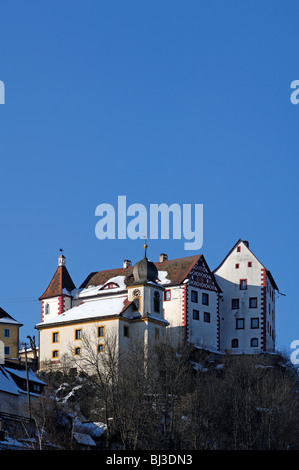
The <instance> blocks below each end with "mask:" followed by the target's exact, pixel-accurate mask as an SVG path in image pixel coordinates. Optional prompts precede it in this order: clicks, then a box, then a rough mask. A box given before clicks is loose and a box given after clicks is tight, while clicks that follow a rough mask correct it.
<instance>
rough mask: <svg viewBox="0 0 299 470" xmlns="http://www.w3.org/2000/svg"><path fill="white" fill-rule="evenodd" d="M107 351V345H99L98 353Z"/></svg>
mask: <svg viewBox="0 0 299 470" xmlns="http://www.w3.org/2000/svg"><path fill="white" fill-rule="evenodd" d="M104 351H105V345H104V344H103V343H100V344H98V352H99V353H101V352H104Z"/></svg>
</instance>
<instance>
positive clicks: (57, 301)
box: [39, 253, 76, 322]
mask: <svg viewBox="0 0 299 470" xmlns="http://www.w3.org/2000/svg"><path fill="white" fill-rule="evenodd" d="M74 289H76V286H75V284H74V283H73V281H72V278H71V276H70V275H69V272H68V270H67V268H66V258H65V256H64V255H63V254H62V253H61V255H60V256H59V258H58V267H57V269H56V271H55V274H54V276H53V277H52V280H51V282H50V284H49V285H48V287H47V289H46V290H45V292H44V293H43V294H42V296H41V297H40V298H39V300H40V302H41V322H44V321H45V320H48V319H50V318H53V317H55V316H56V315H61V314H62V313H63V312H65V311H66V310H69V309H70V308H71V307H72V299H73V293H72V292H73V291H74Z"/></svg>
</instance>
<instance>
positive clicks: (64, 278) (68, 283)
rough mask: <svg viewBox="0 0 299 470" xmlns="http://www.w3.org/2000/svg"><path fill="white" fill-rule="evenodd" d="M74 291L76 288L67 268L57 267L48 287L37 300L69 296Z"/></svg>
mask: <svg viewBox="0 0 299 470" xmlns="http://www.w3.org/2000/svg"><path fill="white" fill-rule="evenodd" d="M74 289H76V286H75V284H74V283H73V281H72V278H71V276H70V275H69V272H68V270H67V268H66V267H65V266H58V268H57V269H56V272H55V274H54V276H53V277H52V280H51V282H50V284H49V286H48V287H47V289H46V291H45V292H44V293H43V295H42V296H41V297H40V298H39V300H42V299H46V298H49V297H56V296H58V295H62V294H66V295H71V292H72V291H73V290H74Z"/></svg>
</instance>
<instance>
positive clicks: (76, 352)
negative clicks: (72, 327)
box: [74, 347, 82, 356]
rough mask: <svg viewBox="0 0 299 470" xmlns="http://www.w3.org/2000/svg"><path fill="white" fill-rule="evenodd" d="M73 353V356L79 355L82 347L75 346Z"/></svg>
mask: <svg viewBox="0 0 299 470" xmlns="http://www.w3.org/2000/svg"><path fill="white" fill-rule="evenodd" d="M74 353H75V356H81V354H82V348H80V347H78V348H75V351H74Z"/></svg>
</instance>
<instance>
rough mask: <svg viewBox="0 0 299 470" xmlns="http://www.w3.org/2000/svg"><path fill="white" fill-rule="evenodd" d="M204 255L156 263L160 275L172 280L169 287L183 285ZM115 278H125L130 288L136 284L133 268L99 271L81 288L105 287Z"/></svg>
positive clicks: (86, 280) (87, 279)
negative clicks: (163, 272) (162, 274)
mask: <svg viewBox="0 0 299 470" xmlns="http://www.w3.org/2000/svg"><path fill="white" fill-rule="evenodd" d="M201 256H202V255H195V256H187V257H185V258H177V259H172V260H166V261H163V262H162V263H159V262H158V263H155V265H156V267H157V269H158V273H159V271H167V273H168V274H167V279H169V280H170V282H169V283H167V285H175V284H181V283H182V282H183V281H184V280H185V279H186V277H187V275H188V274H189V272H190V271H191V269H192V268H193V266H195V264H196V263H197V261H198V260H199V259H200V258H201ZM115 276H125V284H126V285H127V286H130V285H132V284H133V283H134V276H133V266H129V267H128V268H125V269H124V268H116V269H108V270H106V271H98V272H93V273H91V274H89V276H88V277H87V278H86V279H85V281H84V282H83V283H82V285H81V286H80V288H81V289H82V288H87V287H89V286H99V285H105V284H106V282H107V281H109V279H111V278H113V277H115Z"/></svg>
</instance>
